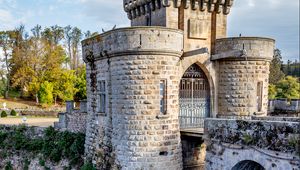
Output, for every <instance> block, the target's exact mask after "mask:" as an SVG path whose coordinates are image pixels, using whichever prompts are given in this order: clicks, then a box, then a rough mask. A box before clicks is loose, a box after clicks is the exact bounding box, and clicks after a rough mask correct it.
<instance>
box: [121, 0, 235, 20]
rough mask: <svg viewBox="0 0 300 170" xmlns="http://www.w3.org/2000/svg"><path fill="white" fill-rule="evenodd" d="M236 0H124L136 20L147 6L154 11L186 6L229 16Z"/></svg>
mask: <svg viewBox="0 0 300 170" xmlns="http://www.w3.org/2000/svg"><path fill="white" fill-rule="evenodd" d="M233 1H234V0H123V2H124V10H125V12H127V14H128V18H129V19H134V18H136V17H138V16H141V15H144V14H145V13H147V12H148V11H147V10H148V9H149V8H147V5H149V6H150V9H151V10H152V11H154V10H156V9H160V8H163V7H172V6H173V7H174V8H179V7H181V6H184V7H185V8H186V9H188V8H192V9H193V10H200V11H208V12H213V11H215V12H217V13H221V12H223V14H225V15H227V14H229V12H230V8H231V6H232V5H233Z"/></svg>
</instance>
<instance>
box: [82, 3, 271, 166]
mask: <svg viewBox="0 0 300 170" xmlns="http://www.w3.org/2000/svg"><path fill="white" fill-rule="evenodd" d="M232 5H233V0H223V1H216V0H215V1H214V0H213V1H208V0H207V1H206V0H203V1H198V0H191V1H190V0H152V1H149V0H124V10H125V11H126V12H127V14H128V18H129V19H130V20H131V23H132V26H133V27H130V28H121V29H116V30H111V31H108V32H106V33H103V34H101V35H97V36H95V37H92V38H89V39H87V40H84V41H83V42H82V44H83V58H84V60H85V62H86V63H87V97H88V99H87V113H88V117H87V129H86V144H85V153H86V159H87V160H91V161H92V162H93V164H94V165H96V167H97V168H98V169H172V170H173V169H183V168H184V169H189V168H193V169H199V168H201V166H203V164H204V156H205V150H206V146H205V144H204V143H203V139H202V137H201V136H202V135H203V132H200V131H199V134H201V135H200V136H197V135H196V136H192V137H193V139H192V140H193V141H192V140H191V139H190V138H189V137H184V135H182V134H183V131H184V130H183V129H182V128H181V125H182V124H180V122H181V121H186V120H187V119H182V117H183V116H184V115H181V113H182V112H183V111H182V110H184V109H182V108H183V107H185V109H188V107H189V105H188V106H187V107H186V106H183V104H182V103H181V102H183V101H187V100H186V98H184V97H183V99H181V97H182V96H180V95H179V94H181V93H182V92H185V91H184V90H183V89H184V88H186V86H185V85H184V87H183V83H182V80H183V79H182V78H183V76H189V74H186V73H187V70H190V69H191V71H195V72H196V71H197V70H199V69H200V70H201V71H198V72H197V76H198V77H197V78H196V79H195V80H196V81H197V82H196V83H198V84H196V83H195V87H193V85H192V89H195V90H198V91H201V90H199V88H202V91H201V92H199V94H201V95H203V94H202V92H203V91H204V90H206V91H205V94H208V95H206V96H205V98H204V100H205V101H204V100H203V101H202V100H201V99H202V98H199V97H198V98H197V100H198V99H199V100H198V101H200V100H201V101H202V102H203V106H199V105H197V103H195V104H196V105H197V107H201V108H200V109H198V111H199V112H200V111H202V112H205V115H206V116H205V117H212V118H216V117H224V118H247V119H250V118H251V116H266V115H267V103H268V102H267V97H268V75H269V63H270V61H271V59H272V57H273V50H274V40H272V39H268V38H258V37H237V38H226V27H227V14H228V13H229V11H230V7H231V6H232ZM192 79H193V78H192ZM185 80H187V82H188V83H187V84H186V85H187V86H188V88H190V87H189V85H190V84H189V83H192V84H193V80H194V79H193V80H192V81H189V78H186V79H185ZM206 82H207V85H208V87H203V86H205V85H206ZM203 89H204V90H203ZM184 95H190V93H185V94H184ZM192 96H194V94H193V92H192ZM192 98H193V97H192ZM193 100H194V99H192V102H191V104H192V105H195V104H194V102H193ZM204 105H205V106H204ZM207 105H208V108H207ZM193 107H194V106H193ZM203 120H204V117H202V118H201V120H200V121H199V120H198V119H197V121H199V122H202V121H203ZM192 122H195V121H192ZM195 127H196V126H195ZM198 127H200V126H197V128H198ZM201 128H202V131H203V127H201ZM201 128H200V129H201ZM185 130H186V129H185ZM197 130H199V128H198V129H197ZM187 133H189V132H186V133H185V134H187ZM193 135H195V134H193ZM195 137H196V138H195ZM199 137H200V138H199ZM198 141H199V142H198ZM182 145H183V146H182ZM187 164H193V165H192V166H190V165H187ZM208 169H209V168H208Z"/></svg>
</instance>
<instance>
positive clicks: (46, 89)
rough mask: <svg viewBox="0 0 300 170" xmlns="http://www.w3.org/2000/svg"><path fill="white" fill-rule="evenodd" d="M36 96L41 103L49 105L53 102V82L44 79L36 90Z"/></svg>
mask: <svg viewBox="0 0 300 170" xmlns="http://www.w3.org/2000/svg"><path fill="white" fill-rule="evenodd" d="M38 98H39V100H40V102H41V104H47V105H51V104H52V103H53V84H52V83H50V82H48V81H45V82H44V83H42V84H41V87H40V90H39V91H38Z"/></svg>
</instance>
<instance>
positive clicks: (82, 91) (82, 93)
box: [74, 66, 86, 100]
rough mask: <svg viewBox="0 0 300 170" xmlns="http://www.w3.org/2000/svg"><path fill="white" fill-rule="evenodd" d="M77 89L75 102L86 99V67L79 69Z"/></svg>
mask: <svg viewBox="0 0 300 170" xmlns="http://www.w3.org/2000/svg"><path fill="white" fill-rule="evenodd" d="M75 88H76V89H77V90H78V91H77V93H76V94H75V97H74V98H75V100H83V99H86V68H85V67H84V66H83V67H80V68H78V69H77V78H76V82H75Z"/></svg>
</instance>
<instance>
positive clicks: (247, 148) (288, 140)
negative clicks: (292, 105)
mask: <svg viewBox="0 0 300 170" xmlns="http://www.w3.org/2000/svg"><path fill="white" fill-rule="evenodd" d="M282 120H284V119H282ZM204 134H205V143H206V144H207V150H206V151H207V155H206V169H211V170H218V169H231V168H232V167H234V166H235V165H236V164H238V163H239V162H241V161H245V160H248V161H254V162H257V163H259V164H260V165H262V166H263V167H264V168H265V169H274V170H275V169H299V167H300V123H299V122H297V121H294V122H289V121H278V120H277V121H270V120H229V119H207V120H205V132H204Z"/></svg>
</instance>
